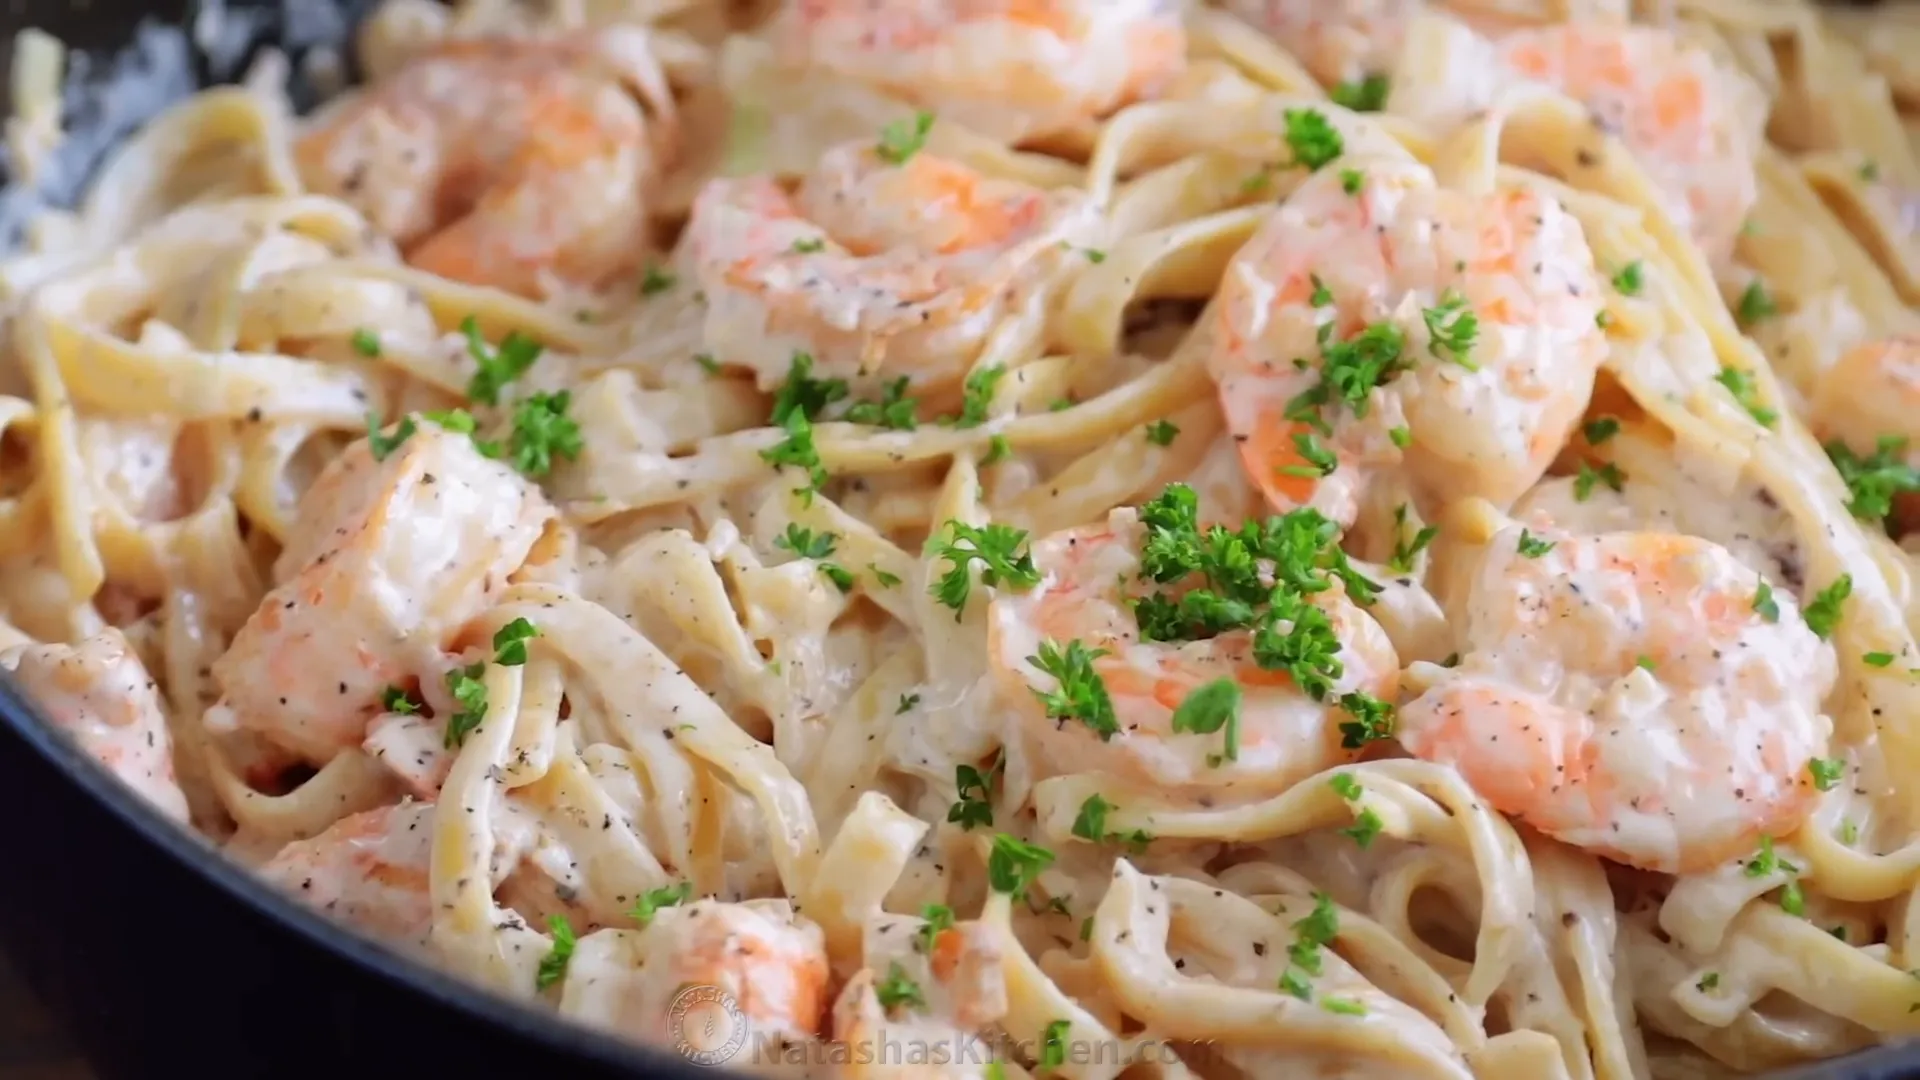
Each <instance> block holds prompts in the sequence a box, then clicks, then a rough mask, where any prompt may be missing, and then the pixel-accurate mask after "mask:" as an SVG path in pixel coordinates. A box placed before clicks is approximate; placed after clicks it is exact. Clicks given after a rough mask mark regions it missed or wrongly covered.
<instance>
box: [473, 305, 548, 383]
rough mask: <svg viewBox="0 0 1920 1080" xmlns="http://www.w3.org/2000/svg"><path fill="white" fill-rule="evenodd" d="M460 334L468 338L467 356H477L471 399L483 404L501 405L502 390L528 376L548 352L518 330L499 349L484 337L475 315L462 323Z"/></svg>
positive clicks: (511, 333) (507, 337) (509, 334)
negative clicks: (536, 362)
mask: <svg viewBox="0 0 1920 1080" xmlns="http://www.w3.org/2000/svg"><path fill="white" fill-rule="evenodd" d="M460 332H461V333H462V334H465V335H466V337H467V355H468V356H471V357H473V362H474V364H475V365H476V370H475V371H474V373H473V378H471V379H468V380H467V396H468V397H469V398H472V399H473V400H475V401H478V402H480V403H481V404H482V405H498V404H500V391H501V390H502V389H504V388H505V387H506V385H507V384H508V383H510V382H512V381H513V380H515V379H517V378H519V377H520V376H522V375H525V374H526V373H527V369H528V368H530V367H532V366H533V363H534V361H536V360H538V359H540V354H541V353H542V352H544V351H546V350H545V347H544V346H542V345H541V344H540V343H539V342H537V341H534V340H533V339H532V338H529V337H523V336H521V334H520V331H518V330H514V331H511V332H509V333H508V334H507V336H506V338H505V339H503V340H502V341H501V342H500V347H499V348H497V349H496V348H494V347H493V346H491V345H489V344H487V339H486V338H483V337H481V336H480V321H479V320H478V319H476V318H474V317H473V316H472V315H469V316H467V317H466V318H464V319H462V320H460Z"/></svg>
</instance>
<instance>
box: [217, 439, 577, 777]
mask: <svg viewBox="0 0 1920 1080" xmlns="http://www.w3.org/2000/svg"><path fill="white" fill-rule="evenodd" d="M552 517H553V508H552V507H551V506H549V505H548V503H547V501H546V500H545V499H544V498H542V497H541V495H540V493H539V491H537V490H536V489H535V488H533V487H532V486H531V485H530V484H528V483H527V482H526V481H525V480H522V479H521V478H520V476H519V474H517V473H515V472H514V471H513V470H512V469H510V468H508V467H507V466H506V465H503V464H501V463H500V462H497V461H492V460H489V459H487V458H484V457H482V456H480V454H479V452H478V451H476V450H475V449H474V446H473V441H472V440H471V439H470V438H468V437H467V436H465V435H454V434H449V433H447V432H445V431H442V430H440V429H439V428H438V427H436V426H434V425H432V424H430V423H426V422H421V423H420V424H419V430H418V431H417V432H415V433H414V434H413V435H412V436H411V437H409V438H408V439H407V441H406V442H404V443H402V444H401V445H400V446H399V447H398V448H397V449H395V450H393V451H392V452H390V453H389V454H388V455H387V457H386V459H385V460H384V461H376V460H374V457H373V454H372V452H371V451H370V450H369V449H368V446H367V443H366V441H365V440H361V441H358V442H356V443H354V444H353V445H352V446H350V447H348V449H347V450H346V452H345V453H343V454H341V455H340V456H339V457H338V458H335V459H334V460H333V461H332V462H331V463H329V464H328V466H327V468H326V470H325V471H324V472H323V473H322V474H321V475H320V478H319V479H318V480H316V481H315V482H314V484H313V487H311V488H310V489H308V491H307V492H306V494H305V495H304V496H303V497H302V498H301V501H300V508H299V513H298V517H297V519H296V522H295V526H294V534H293V536H292V537H291V538H290V539H289V540H288V542H287V546H286V548H285V549H284V550H283V551H282V552H281V553H280V558H279V560H278V562H277V563H276V565H275V568H274V569H275V574H276V577H277V578H278V579H279V580H280V584H279V585H278V586H277V587H276V588H274V589H273V590H272V591H271V592H269V593H268V594H267V596H266V598H265V599H264V600H263V601H261V604H260V608H259V610H257V611H255V612H254V613H253V616H252V617H251V618H249V619H248V620H247V622H246V625H245V626H243V627H241V628H240V632H239V633H238V634H236V635H235V636H234V639H233V647H232V648H231V649H229V650H228V651H227V653H226V654H225V655H223V656H221V657H220V659H218V660H217V661H215V662H214V665H213V677H214V679H215V681H216V682H217V683H218V684H219V686H220V690H221V694H222V699H221V706H222V707H221V708H219V709H217V710H214V711H213V712H210V713H209V722H210V723H212V724H214V725H215V726H219V725H220V724H221V723H222V722H223V721H224V722H225V723H227V724H229V725H239V726H242V727H246V728H250V729H252V730H255V731H258V732H260V733H261V734H263V735H265V736H267V737H268V738H270V739H271V740H273V741H274V742H276V743H278V744H280V745H282V746H285V747H286V748H288V749H290V750H293V751H295V752H297V753H299V754H301V755H303V756H304V757H306V758H307V759H308V760H309V761H312V762H314V763H315V764H324V763H325V762H327V761H329V760H331V759H332V758H333V756H334V755H335V754H336V753H338V752H339V751H340V750H342V749H345V748H347V747H350V746H356V745H359V744H360V742H361V740H362V739H363V738H364V737H365V735H366V730H367V722H368V721H369V720H370V719H372V717H373V716H374V714H375V712H376V711H378V707H379V703H380V699H381V695H382V693H383V692H384V691H385V690H386V688H387V687H388V686H390V685H399V686H406V685H409V684H410V683H412V682H416V681H417V683H418V684H419V685H420V686H421V687H422V688H423V689H424V690H425V691H427V692H428V693H429V695H431V694H432V693H435V692H437V691H438V688H439V687H440V686H441V684H442V681H443V680H442V676H443V674H444V672H445V670H446V668H447V666H448V660H447V658H446V656H445V655H444V653H443V652H442V650H443V649H444V648H446V646H448V645H449V644H451V643H452V639H453V637H454V635H455V634H457V633H458V632H459V630H460V628H461V627H462V626H463V625H464V624H465V623H466V622H467V621H468V620H469V619H471V618H473V617H474V616H475V615H478V614H479V613H480V612H481V611H482V610H483V609H484V608H485V607H486V605H487V603H488V601H489V598H490V597H491V596H492V595H494V594H495V593H497V592H498V591H499V590H500V589H502V588H504V587H505V584H506V578H507V575H508V574H510V573H512V572H513V571H514V570H515V569H516V568H517V567H519V565H520V564H521V563H522V562H523V561H525V559H526V557H527V552H528V551H529V550H531V549H532V547H533V545H534V542H535V541H537V540H538V539H539V538H540V533H541V530H542V528H543V527H544V526H545V524H546V522H547V521H548V519H550V518H552ZM430 700H431V697H430ZM216 714H217V715H216Z"/></svg>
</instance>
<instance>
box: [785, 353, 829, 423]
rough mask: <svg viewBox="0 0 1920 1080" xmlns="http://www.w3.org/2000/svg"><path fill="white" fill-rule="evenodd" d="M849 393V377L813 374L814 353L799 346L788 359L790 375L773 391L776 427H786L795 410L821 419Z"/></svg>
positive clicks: (815, 418)
mask: <svg viewBox="0 0 1920 1080" xmlns="http://www.w3.org/2000/svg"><path fill="white" fill-rule="evenodd" d="M846 396H847V380H845V379H816V378H814V377H813V354H812V353H809V352H802V351H800V350H795V351H794V354H793V356H792V357H791V358H789V359H788V361H787V378H786V381H785V382H783V383H781V384H780V389H779V390H777V391H775V392H774V395H773V412H772V413H771V414H770V415H769V416H768V417H767V420H768V422H769V423H771V424H772V425H773V426H774V427H784V426H785V425H786V423H787V420H788V418H790V417H792V416H793V414H794V413H799V414H800V415H802V416H804V417H806V418H807V419H808V420H809V421H813V420H818V419H820V414H821V413H822V412H825V411H826V408H827V406H829V405H831V404H833V403H834V402H836V401H839V400H840V399H842V398H844V397H846Z"/></svg>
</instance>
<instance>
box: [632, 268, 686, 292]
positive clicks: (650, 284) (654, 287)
mask: <svg viewBox="0 0 1920 1080" xmlns="http://www.w3.org/2000/svg"><path fill="white" fill-rule="evenodd" d="M679 281H680V279H679V278H678V277H676V276H675V275H674V273H673V271H671V270H666V269H663V268H661V267H660V266H658V265H654V266H649V267H647V272H646V273H645V274H644V275H642V276H641V278H640V295H641V296H658V295H660V294H661V293H663V292H666V291H667V290H668V289H671V288H673V287H674V285H676V284H678V283H679Z"/></svg>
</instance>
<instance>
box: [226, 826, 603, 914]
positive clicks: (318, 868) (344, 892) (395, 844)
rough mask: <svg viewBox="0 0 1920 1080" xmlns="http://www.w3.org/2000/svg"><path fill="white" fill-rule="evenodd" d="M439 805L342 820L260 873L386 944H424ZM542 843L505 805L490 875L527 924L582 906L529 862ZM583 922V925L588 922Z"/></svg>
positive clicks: (294, 844)
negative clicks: (566, 901) (571, 903)
mask: <svg viewBox="0 0 1920 1080" xmlns="http://www.w3.org/2000/svg"><path fill="white" fill-rule="evenodd" d="M433 818H434V804H432V803H430V802H414V801H407V802H402V803H398V804H395V805H393V806H382V807H377V808H375V809H372V810H366V811H362V812H361V813H358V814H352V815H349V816H347V817H344V818H341V819H340V820H339V821H336V822H334V823H333V825H331V826H330V827H328V828H327V829H326V831H324V832H322V833H320V835H318V836H315V837H312V838H310V839H306V840H295V841H293V842H292V843H290V844H287V845H286V846H285V847H283V848H281V849H280V850H279V852H277V853H276V854H275V855H274V856H273V857H272V858H271V859H269V860H268V861H267V863H266V864H265V865H264V866H262V867H261V869H260V874H261V876H262V877H264V878H266V880H267V881H268V882H270V883H272V884H274V885H276V886H278V887H279V888H281V889H283V890H285V891H287V892H290V893H292V894H293V895H294V896H296V897H298V898H299V899H300V900H301V901H302V902H304V903H306V904H308V905H309V906H311V907H314V908H318V909H319V910H321V911H323V912H325V913H326V914H327V915H329V916H331V917H332V918H334V919H337V920H339V921H341V922H344V923H346V924H348V925H349V926H353V927H355V928H357V929H360V930H362V931H364V932H366V933H369V934H372V935H373V936H375V937H378V938H380V939H382V940H385V941H390V942H395V943H399V944H412V945H420V946H425V945H427V944H428V942H429V940H430V937H431V934H432V930H433V910H434V909H433V896H432V859H433ZM541 843H549V844H550V843H551V840H543V839H542V837H541V833H540V829H539V826H538V824H537V823H536V822H535V821H534V820H533V819H532V818H530V817H528V816H527V815H526V814H524V813H523V812H521V811H520V810H518V809H517V808H516V807H515V806H514V804H512V803H510V802H509V803H502V804H501V805H500V816H499V818H498V819H497V820H496V822H495V828H494V851H493V858H492V862H491V868H490V869H491V873H492V876H493V883H494V886H495V890H496V892H498V893H499V894H500V895H501V896H502V897H503V898H504V899H505V900H506V902H507V903H508V905H509V906H510V907H514V908H517V909H524V910H520V911H519V914H520V915H521V916H522V917H523V918H524V917H527V916H534V915H538V914H542V913H545V912H547V911H548V910H549V909H553V910H560V911H566V912H567V913H569V914H572V915H574V917H575V918H576V919H580V914H579V910H578V909H577V908H567V907H565V906H560V907H558V908H555V905H554V904H553V903H552V901H551V896H552V892H553V890H552V887H551V883H548V885H547V888H545V889H544V890H542V889H541V888H540V887H539V886H540V884H541V882H542V881H544V880H545V875H544V874H542V873H541V871H540V870H539V869H538V867H537V865H536V864H535V863H534V862H533V861H531V860H530V859H529V858H528V856H529V854H530V853H531V852H532V851H533V850H534V849H535V847H536V846H538V845H540V844H541ZM583 921H584V920H583Z"/></svg>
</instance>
